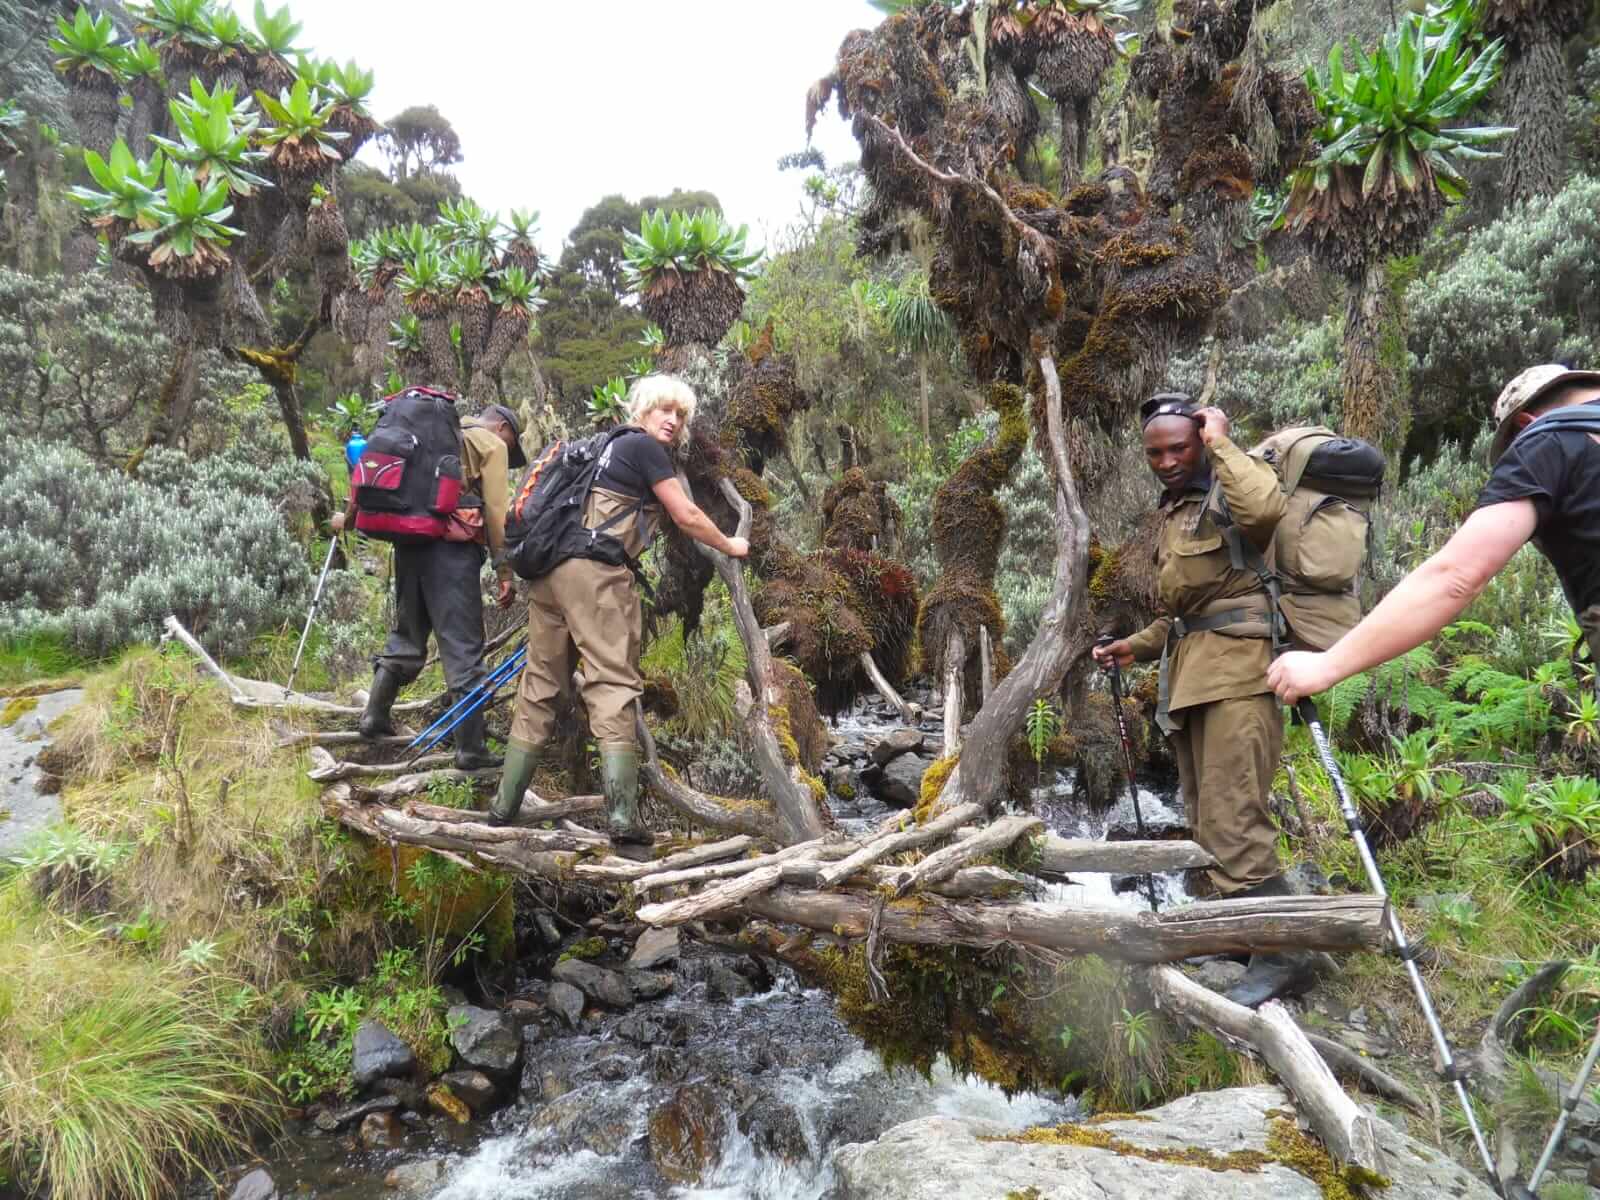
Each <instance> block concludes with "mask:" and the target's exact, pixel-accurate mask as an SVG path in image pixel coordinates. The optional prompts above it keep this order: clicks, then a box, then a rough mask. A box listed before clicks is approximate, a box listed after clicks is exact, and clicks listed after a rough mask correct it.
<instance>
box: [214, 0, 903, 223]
mask: <svg viewBox="0 0 1600 1200" xmlns="http://www.w3.org/2000/svg"><path fill="white" fill-rule="evenodd" d="M280 2H281V0H268V6H269V8H273V9H276V7H277V5H278V3H280ZM233 4H234V7H235V8H237V9H238V10H239V12H240V13H241V15H243V16H244V17H245V18H246V20H247V21H248V20H249V16H250V11H251V8H252V6H253V5H252V0H233ZM290 5H291V10H292V11H293V12H294V14H295V18H296V19H297V20H299V21H300V22H301V23H302V24H303V25H304V27H305V29H304V33H303V35H302V39H301V40H302V42H303V44H304V45H306V46H307V47H309V48H310V49H312V50H313V51H314V52H315V53H317V54H318V55H320V56H322V57H325V58H326V57H334V58H337V59H339V61H341V62H344V61H346V60H347V59H350V58H354V59H355V60H356V61H357V62H359V63H360V64H361V65H362V66H364V67H366V68H367V69H369V70H372V71H376V72H377V90H376V92H375V93H374V97H373V103H372V109H373V115H374V116H376V117H378V118H379V119H380V120H381V119H383V118H387V117H390V116H393V115H394V114H395V113H397V112H399V111H400V110H401V109H403V108H406V107H408V106H409V105H412V104H433V105H435V106H437V107H438V109H439V111H440V112H441V113H443V114H444V115H445V116H446V117H448V118H449V120H450V122H451V124H452V125H454V126H455V129H456V131H457V132H458V133H459V134H460V135H461V144H462V153H463V156H464V160H463V161H462V162H461V163H460V164H459V165H457V166H456V167H455V168H454V170H455V174H456V176H457V178H459V179H460V180H461V183H462V186H463V187H464V188H465V189H466V191H467V193H468V194H469V195H471V196H473V197H474V198H475V199H477V200H478V201H479V202H480V203H483V204H485V205H487V206H489V207H492V208H496V209H499V210H500V211H501V213H502V214H504V213H506V212H508V211H509V210H510V209H512V208H534V209H537V210H539V213H540V214H541V216H540V242H541V246H542V248H543V249H544V250H545V251H546V252H547V253H553V252H556V251H557V250H558V249H559V246H560V243H561V242H562V240H563V239H564V238H565V237H566V235H567V233H568V232H569V231H570V230H571V229H572V227H573V225H574V224H576V223H577V220H578V217H579V216H581V215H582V213H583V210H584V209H585V208H587V207H588V206H589V205H590V204H592V203H593V202H595V201H596V200H598V199H599V198H600V197H601V196H604V195H607V194H609V193H612V192H620V193H622V194H623V195H625V196H627V197H629V198H630V199H634V200H637V199H639V198H640V197H641V196H645V195H656V194H661V193H664V192H669V191H671V190H672V189H673V188H674V187H683V188H707V189H710V190H711V191H713V192H715V193H716V195H717V197H718V199H720V200H721V201H722V206H723V210H724V211H725V212H726V213H727V215H728V218H729V220H731V221H732V222H733V223H734V224H735V225H739V224H748V225H749V226H750V229H751V234H752V236H751V243H752V249H753V248H755V247H756V246H764V245H766V244H767V232H768V231H770V230H777V229H781V228H783V227H784V226H785V225H786V224H788V222H789V221H790V220H791V219H792V218H793V217H794V215H795V213H796V211H797V206H798V199H799V188H800V181H801V179H802V178H803V176H804V174H805V173H804V172H802V171H785V172H779V171H778V169H777V159H778V157H779V155H782V154H785V153H788V152H790V151H793V150H798V149H801V148H802V147H803V146H804V144H805V95H806V89H807V88H808V87H810V85H811V84H812V82H814V81H815V80H817V79H819V78H820V77H821V76H823V75H826V74H827V73H828V72H829V71H830V70H831V69H832V66H833V61H834V53H835V52H836V51H837V50H838V47H839V43H840V42H841V41H842V40H843V39H844V35H845V34H846V33H848V32H849V31H850V30H852V29H857V28H862V27H868V26H872V25H876V24H877V23H878V21H879V20H881V19H882V17H881V14H879V13H877V12H876V11H874V10H873V9H872V8H871V6H870V5H868V4H867V3H866V0H801V2H800V3H795V4H782V5H764V4H755V3H751V2H750V0H668V2H666V3H662V2H660V0H657V2H655V3H647V2H646V0H608V2H605V3H600V2H597V0H587V2H579V3H551V2H549V0H533V2H532V3H528V2H526V0H524V2H522V3H517V2H515V0H454V2H453V3H451V2H446V3H443V4H441V3H438V0H427V2H424V0H298V2H295V0H290ZM815 144H816V145H817V146H818V148H819V149H821V150H822V152H823V153H824V154H825V155H826V156H827V159H828V163H829V165H830V166H831V165H835V164H838V163H843V162H846V161H851V160H854V159H855V158H856V157H857V150H856V145H855V140H854V139H853V138H851V136H850V130H849V127H848V125H847V124H846V123H845V122H844V121H841V120H840V119H839V117H838V115H837V113H836V112H835V111H834V110H833V109H832V108H830V109H829V111H828V113H827V115H826V116H824V117H823V118H822V119H821V120H819V121H818V123H817V135H816V142H815ZM363 158H374V159H375V161H377V162H379V163H380V164H381V161H382V160H381V159H378V158H376V156H375V152H373V151H371V150H369V151H367V152H366V153H365V154H364V155H363Z"/></svg>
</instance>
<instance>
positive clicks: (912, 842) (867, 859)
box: [817, 804, 983, 888]
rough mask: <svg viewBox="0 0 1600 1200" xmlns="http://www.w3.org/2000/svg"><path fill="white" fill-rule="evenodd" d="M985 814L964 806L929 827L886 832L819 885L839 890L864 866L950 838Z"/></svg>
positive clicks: (819, 879)
mask: <svg viewBox="0 0 1600 1200" xmlns="http://www.w3.org/2000/svg"><path fill="white" fill-rule="evenodd" d="M982 815H983V809H981V808H979V807H978V806H977V805H976V804H963V805H960V806H958V807H956V808H953V809H951V810H950V811H949V812H947V813H944V814H943V815H941V816H940V817H938V818H937V819H936V820H933V821H929V822H928V823H927V824H926V825H921V826H916V825H914V826H912V827H911V828H910V829H907V830H905V831H903V832H894V833H886V834H884V835H882V836H880V837H878V838H877V839H875V840H873V841H871V842H868V843H867V844H866V845H865V846H863V847H861V849H860V850H857V851H856V852H855V853H854V854H852V855H850V857H849V858H847V859H845V860H844V861H843V862H841V863H839V864H838V865H836V866H832V867H827V868H825V869H824V870H823V871H822V872H821V874H819V875H818V876H817V886H818V887H822V888H831V887H838V886H839V884H841V883H843V882H844V881H845V880H846V879H849V878H850V876H852V875H854V874H855V873H856V872H857V871H859V870H861V869H862V868H864V867H869V866H871V865H872V864H873V863H875V862H879V861H880V860H882V859H885V858H888V857H889V856H890V855H891V854H899V853H901V852H902V851H905V850H915V849H917V848H919V847H921V846H926V845H928V844H929V843H931V842H937V841H939V840H940V839H941V838H946V837H949V836H950V835H951V834H953V833H954V832H955V831H956V830H957V829H959V828H960V827H961V826H962V825H964V824H965V823H966V822H968V821H971V820H974V819H976V818H978V817H980V816H982Z"/></svg>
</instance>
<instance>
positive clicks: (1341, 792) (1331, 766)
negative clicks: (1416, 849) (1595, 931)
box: [1295, 697, 1592, 1191]
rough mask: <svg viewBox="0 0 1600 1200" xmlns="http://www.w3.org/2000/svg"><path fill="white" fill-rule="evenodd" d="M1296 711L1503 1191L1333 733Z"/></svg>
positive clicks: (1312, 711) (1309, 711)
mask: <svg viewBox="0 0 1600 1200" xmlns="http://www.w3.org/2000/svg"><path fill="white" fill-rule="evenodd" d="M1295 711H1296V712H1297V713H1299V714H1300V719H1301V720H1302V721H1304V722H1305V723H1306V726H1307V727H1308V728H1309V729H1310V730H1311V740H1312V741H1313V742H1315V743H1316V747H1317V754H1318V756H1319V757H1320V758H1321V759H1322V769H1323V770H1325V771H1327V773H1328V778H1329V779H1331V780H1332V781H1333V788H1334V791H1335V792H1336V793H1338V796H1339V810H1340V812H1341V814H1342V815H1343V816H1344V823H1345V825H1346V827H1348V828H1349V830H1350V836H1351V837H1352V838H1353V839H1354V840H1355V844H1356V852H1357V854H1359V855H1360V857H1361V865H1362V867H1363V868H1364V869H1365V870H1366V873H1367V882H1368V883H1369V884H1371V885H1372V890H1373V892H1374V894H1376V895H1377V897H1378V899H1380V900H1382V901H1383V912H1384V916H1385V917H1386V918H1387V919H1388V922H1389V936H1390V937H1391V938H1393V939H1394V946H1395V951H1396V953H1398V954H1399V956H1400V961H1401V962H1403V963H1405V965H1406V974H1407V975H1408V976H1410V978H1411V990H1412V991H1413V992H1415V993H1416V997H1417V1003H1418V1004H1419V1005H1421V1007H1422V1016H1423V1018H1424V1019H1425V1020H1426V1021H1427V1023H1428V1032H1429V1033H1430V1034H1432V1035H1433V1045H1434V1050H1435V1051H1436V1052H1437V1053H1438V1055H1439V1075H1440V1078H1442V1079H1447V1080H1449V1081H1450V1083H1451V1084H1452V1085H1453V1086H1454V1087H1455V1091H1456V1099H1457V1100H1459V1101H1460V1102H1461V1113H1462V1115H1463V1116H1464V1117H1465V1118H1466V1121H1467V1127H1468V1128H1469V1129H1470V1130H1472V1140H1473V1142H1475V1143H1476V1144H1477V1147H1478V1156H1479V1157H1480V1158H1481V1159H1482V1160H1483V1169H1484V1170H1485V1171H1486V1172H1488V1175H1489V1179H1490V1182H1491V1183H1492V1184H1493V1185H1494V1187H1495V1189H1496V1190H1497V1191H1498V1190H1499V1188H1500V1179H1499V1173H1498V1172H1497V1171H1496V1170H1495V1165H1494V1155H1492V1154H1490V1153H1489V1143H1488V1142H1486V1141H1485V1140H1484V1136H1483V1130H1482V1128H1480V1127H1479V1125H1478V1117H1477V1114H1476V1113H1474V1112H1473V1111H1472V1099H1471V1097H1469V1096H1468V1095H1467V1087H1466V1082H1465V1080H1466V1076H1465V1075H1464V1074H1463V1073H1462V1071H1461V1068H1460V1067H1459V1066H1457V1065H1456V1061H1455V1058H1454V1057H1453V1056H1452V1055H1451V1053H1450V1040H1449V1039H1448V1038H1447V1037H1446V1036H1445V1032H1444V1027H1443V1026H1442V1025H1440V1024H1439V1017H1438V1015H1437V1014H1436V1013H1435V1012H1434V1008H1433V999H1432V997H1430V996H1429V995H1428V988H1427V985H1426V984H1425V983H1423V982H1422V972H1420V971H1418V970H1417V951H1416V950H1415V949H1413V948H1412V947H1411V945H1410V944H1409V943H1408V942H1407V941H1406V932H1405V930H1404V929H1403V928H1402V927H1401V925H1400V918H1399V917H1398V916H1397V915H1396V914H1395V911H1394V905H1392V904H1390V903H1389V891H1388V889H1387V888H1385V887H1384V886H1383V876H1382V875H1380V874H1379V873H1378V862H1377V860H1376V859H1375V858H1373V857H1372V847H1371V846H1369V845H1368V844H1367V832H1366V828H1365V827H1364V826H1363V825H1362V823H1361V814H1360V812H1358V811H1357V809H1356V806H1355V804H1354V803H1353V802H1352V801H1351V799H1350V790H1349V789H1348V788H1347V787H1346V786H1345V782H1344V776H1343V775H1342V774H1340V772H1339V764H1338V762H1337V761H1336V760H1335V759H1334V757H1333V746H1332V744H1331V743H1330V742H1329V741H1328V735H1327V732H1326V731H1325V730H1324V729H1323V728H1322V721H1321V719H1320V718H1318V716H1317V706H1316V705H1315V704H1313V703H1312V702H1311V699H1310V698H1309V697H1307V698H1306V699H1303V700H1301V701H1300V703H1299V704H1297V705H1295ZM1591 1057H1592V1056H1591Z"/></svg>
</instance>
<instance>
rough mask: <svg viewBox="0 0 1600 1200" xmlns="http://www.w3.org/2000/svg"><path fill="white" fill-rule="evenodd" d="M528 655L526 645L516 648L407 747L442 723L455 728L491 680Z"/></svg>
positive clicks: (499, 676)
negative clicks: (457, 720)
mask: <svg viewBox="0 0 1600 1200" xmlns="http://www.w3.org/2000/svg"><path fill="white" fill-rule="evenodd" d="M526 656H527V649H526V648H525V647H519V648H518V649H517V650H514V651H513V652H512V653H511V655H510V656H509V657H507V659H506V660H505V661H504V662H502V663H501V664H500V665H499V666H497V667H496V668H495V669H494V670H492V671H490V672H489V674H488V675H486V676H485V677H484V678H483V680H482V681H481V682H479V683H478V684H476V685H475V686H473V687H472V688H470V689H468V690H467V692H466V693H464V694H463V695H462V696H460V697H459V698H458V699H457V700H456V702H455V703H454V704H452V705H451V706H450V707H449V708H447V709H445V710H444V712H443V713H441V714H440V715H439V718H438V720H436V721H434V723H433V724H432V725H429V726H428V727H427V728H426V729H424V730H423V731H422V732H421V733H419V734H417V736H416V737H414V738H412V739H411V742H410V744H409V745H408V746H406V749H407V750H415V749H416V748H417V747H418V746H419V745H421V744H422V743H423V742H424V741H426V740H427V738H428V735H429V734H431V733H433V731H434V730H436V729H438V728H439V727H440V726H442V725H449V726H450V727H451V728H454V726H455V719H456V718H458V717H464V716H466V715H467V711H468V709H469V708H470V707H471V706H472V703H473V701H474V700H476V699H477V698H478V696H479V694H480V693H481V692H482V691H483V690H484V688H485V687H486V686H487V685H488V684H489V683H490V681H491V680H493V681H496V682H498V681H499V680H501V679H504V678H505V675H506V674H507V673H509V672H510V671H511V670H514V669H515V667H514V666H513V663H516V662H520V661H521V659H522V658H525V657H526ZM446 732H449V730H448V729H447V730H446ZM433 744H434V743H433V742H429V743H428V746H432V745H433ZM427 748H428V747H427V746H424V747H423V749H424V750H426V749H427Z"/></svg>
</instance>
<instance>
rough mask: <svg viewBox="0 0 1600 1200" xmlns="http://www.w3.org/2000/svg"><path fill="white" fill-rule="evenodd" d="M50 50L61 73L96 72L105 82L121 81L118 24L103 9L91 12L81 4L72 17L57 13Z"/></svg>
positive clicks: (121, 56) (121, 57)
mask: <svg viewBox="0 0 1600 1200" xmlns="http://www.w3.org/2000/svg"><path fill="white" fill-rule="evenodd" d="M50 51H51V53H53V54H54V55H55V56H56V63H55V66H56V70H57V71H59V72H61V73H62V74H66V73H67V72H68V71H73V72H78V73H80V74H82V73H86V72H87V73H96V72H97V73H98V74H99V75H100V76H102V77H103V79H104V81H105V82H108V83H112V84H116V83H120V82H121V81H122V63H123V50H122V47H121V46H120V45H119V44H118V41H117V27H116V26H115V25H114V24H112V21H111V18H110V17H109V16H108V15H106V14H104V13H102V14H101V15H100V16H98V17H95V16H92V15H90V13H89V10H88V9H86V8H84V7H83V6H82V5H81V4H80V5H79V6H78V11H77V12H75V13H74V14H73V16H72V20H71V21H68V20H67V19H66V18H65V17H57V18H56V36H55V37H53V38H51V39H50ZM91 77H92V75H91Z"/></svg>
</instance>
